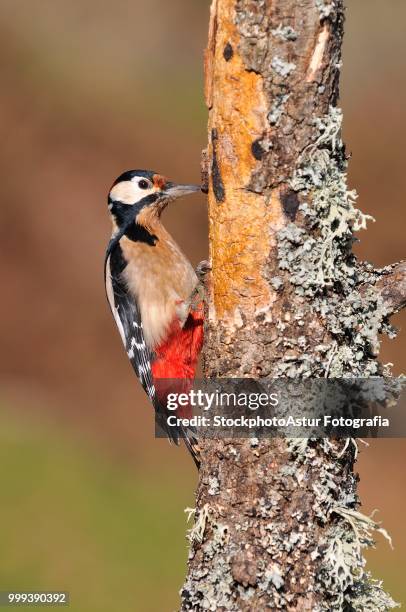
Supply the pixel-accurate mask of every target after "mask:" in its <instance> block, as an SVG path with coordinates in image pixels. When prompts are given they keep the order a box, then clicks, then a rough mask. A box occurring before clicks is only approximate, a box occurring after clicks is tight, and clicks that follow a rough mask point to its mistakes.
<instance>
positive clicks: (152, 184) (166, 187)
mask: <svg viewBox="0 0 406 612" xmlns="http://www.w3.org/2000/svg"><path fill="white" fill-rule="evenodd" d="M196 191H200V187H199V186H198V185H177V184H176V183H172V182H170V181H168V180H167V179H166V178H165V177H164V176H161V175H160V174H157V173H156V172H153V171H150V170H129V171H128V172H124V173H123V174H121V175H120V176H119V177H118V178H117V179H116V180H115V181H114V183H113V186H112V188H111V189H110V192H109V197H108V206H109V209H110V213H111V215H112V217H113V221H114V224H115V225H116V227H117V228H118V229H119V230H121V231H122V232H123V233H124V232H125V231H126V228H128V227H129V226H130V225H131V224H133V223H134V221H135V222H136V223H137V224H139V225H142V226H144V225H149V223H150V222H151V220H153V219H159V217H160V215H161V213H162V211H163V210H164V208H165V207H166V206H167V205H168V203H169V202H170V201H171V200H175V199H176V198H180V197H181V196H183V195H187V194H189V193H195V192H196Z"/></svg>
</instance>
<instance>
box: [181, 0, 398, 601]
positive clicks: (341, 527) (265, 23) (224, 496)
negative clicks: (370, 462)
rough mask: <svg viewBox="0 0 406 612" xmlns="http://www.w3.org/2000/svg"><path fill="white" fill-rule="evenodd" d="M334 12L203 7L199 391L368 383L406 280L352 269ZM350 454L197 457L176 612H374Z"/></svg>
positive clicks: (310, 444) (302, 447) (353, 218)
mask: <svg viewBox="0 0 406 612" xmlns="http://www.w3.org/2000/svg"><path fill="white" fill-rule="evenodd" d="M343 11H344V9H343V2H342V0H335V2H324V0H272V1H271V0H213V2H212V6H211V18H210V28H209V42H208V47H207V51H206V57H205V69H206V101H207V105H208V108H209V126H208V134H209V144H208V150H207V151H206V152H205V156H204V164H205V165H206V168H205V173H204V174H206V175H207V177H208V188H209V222H210V256H211V260H212V273H211V275H210V278H209V281H208V285H209V291H210V295H209V304H208V312H207V324H206V343H205V349H204V369H205V375H206V376H208V377H213V376H215V377H249V376H251V377H279V376H287V377H291V378H294V377H308V376H319V377H320V376H335V377H338V376H370V375H374V374H379V373H382V371H383V370H382V367H381V366H380V364H379V362H378V361H377V359H376V357H377V354H378V349H379V341H378V334H379V333H381V332H384V331H389V332H390V331H391V328H390V326H389V325H388V321H387V319H388V317H389V316H390V314H392V313H393V312H395V311H396V310H398V309H399V308H401V307H402V306H403V305H404V303H405V294H406V291H405V278H406V274H405V265H404V264H399V265H398V266H397V267H390V268H387V269H384V270H374V269H373V268H372V266H370V265H367V264H362V263H359V262H357V261H356V259H355V257H354V255H353V254H352V252H351V246H352V242H353V233H354V232H355V231H358V230H359V229H361V228H363V227H364V226H365V223H366V220H367V217H365V216H364V215H362V214H361V213H360V211H358V210H357V209H356V208H355V207H354V203H355V194H354V192H351V191H349V190H348V188H347V183H346V174H345V172H346V165H347V160H346V155H345V150H344V145H343V143H342V141H341V136H340V133H341V132H340V128H341V112H340V110H339V109H338V108H337V106H336V105H337V100H338V78H339V69H340V62H341V58H340V54H341V43H342V36H343V22H344V16H343ZM356 451H357V447H356V442H355V441H347V442H345V441H327V440H322V441H316V440H311V441H309V440H299V441H298V440H289V441H284V440H282V439H273V440H264V439H262V440H256V439H251V440H249V439H246V440H216V441H215V440H203V441H202V466H201V470H200V478H199V485H198V490H197V498H196V513H195V514H196V516H195V525H194V527H193V529H192V530H191V533H190V539H191V549H190V558H189V572H188V576H187V579H186V582H185V585H184V588H183V590H182V610H246V611H248V610H250V611H251V610H265V609H272V610H277V609H284V610H292V611H293V610H300V611H303V610H312V611H315V610H344V609H347V610H352V609H355V610H372V609H373V610H386V609H388V608H389V607H391V605H392V603H393V602H392V600H391V599H390V597H389V596H387V595H386V594H385V593H384V591H383V590H382V588H381V586H380V584H379V583H378V582H376V581H373V580H371V579H370V577H369V576H368V574H367V573H366V571H365V569H364V559H363V556H362V546H363V545H368V543H370V542H371V541H372V540H371V535H370V534H371V531H372V530H373V529H374V528H376V527H377V526H376V525H375V524H374V523H373V521H371V520H369V519H367V518H366V517H363V515H361V514H359V513H358V512H357V507H358V497H357V492H356V491H357V477H356V475H355V474H354V471H353V467H354V462H355V459H356Z"/></svg>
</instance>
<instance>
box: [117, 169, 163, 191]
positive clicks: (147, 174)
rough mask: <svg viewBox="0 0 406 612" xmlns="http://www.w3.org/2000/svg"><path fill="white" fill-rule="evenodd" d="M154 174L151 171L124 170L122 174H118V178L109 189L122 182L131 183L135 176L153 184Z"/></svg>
mask: <svg viewBox="0 0 406 612" xmlns="http://www.w3.org/2000/svg"><path fill="white" fill-rule="evenodd" d="M155 174H156V172H154V171H153V170H126V172H123V174H120V176H119V177H118V178H116V180H115V181H114V183H113V184H112V186H111V188H113V187H114V185H117V184H118V183H122V182H123V181H131V180H132V179H133V178H134V177H135V176H140V177H142V178H146V179H149V180H150V181H151V182H153V176H154V175H155Z"/></svg>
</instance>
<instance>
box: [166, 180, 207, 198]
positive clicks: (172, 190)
mask: <svg viewBox="0 0 406 612" xmlns="http://www.w3.org/2000/svg"><path fill="white" fill-rule="evenodd" d="M197 191H200V186H199V185H177V184H176V183H169V182H168V183H166V185H165V187H164V190H163V193H164V195H165V196H167V197H169V198H170V199H171V200H172V199H173V200H174V199H176V198H180V197H182V196H184V195H188V194H189V193H196V192H197Z"/></svg>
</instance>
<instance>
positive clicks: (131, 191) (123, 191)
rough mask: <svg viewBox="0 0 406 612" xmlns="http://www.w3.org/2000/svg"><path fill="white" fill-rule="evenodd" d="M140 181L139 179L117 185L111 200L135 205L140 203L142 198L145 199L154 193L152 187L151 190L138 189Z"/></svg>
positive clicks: (112, 191) (111, 194) (111, 192)
mask: <svg viewBox="0 0 406 612" xmlns="http://www.w3.org/2000/svg"><path fill="white" fill-rule="evenodd" d="M140 180H141V179H139V178H138V177H137V178H136V179H133V180H131V181H122V182H121V183H117V185H114V187H113V188H112V190H111V191H110V198H111V199H112V200H116V201H118V202H122V203H123V204H134V203H135V202H138V201H139V200H141V198H144V197H145V196H147V195H149V194H150V193H152V192H153V191H154V189H153V188H152V187H151V188H150V189H140V187H138V182H139V181H140Z"/></svg>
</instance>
